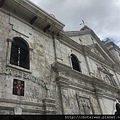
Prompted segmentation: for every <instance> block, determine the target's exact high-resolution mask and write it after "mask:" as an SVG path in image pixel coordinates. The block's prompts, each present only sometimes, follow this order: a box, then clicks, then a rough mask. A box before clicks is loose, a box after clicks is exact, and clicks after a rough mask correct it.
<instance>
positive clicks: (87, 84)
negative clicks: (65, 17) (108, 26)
mask: <svg viewBox="0 0 120 120" xmlns="http://www.w3.org/2000/svg"><path fill="white" fill-rule="evenodd" d="M63 28H64V24H63V23H61V22H60V21H58V20H57V19H56V18H55V17H54V16H53V15H50V14H48V13H47V12H45V11H44V10H42V9H41V8H39V7H37V6H35V5H34V4H33V3H31V2H30V1H29V0H0V114H2V115H7V114H8V115H14V114H22V115H24V114H34V115H43V114H44V115H45V114H82V115H86V114H114V112H115V101H116V99H117V100H120V96H119V95H120V48H119V47H118V46H116V45H115V44H114V43H113V42H111V41H110V39H107V40H106V41H105V42H102V41H101V40H100V39H99V38H98V36H97V35H96V34H95V32H94V31H93V30H92V29H90V28H89V27H88V26H86V25H85V26H84V27H83V28H81V29H80V30H78V31H64V30H63Z"/></svg>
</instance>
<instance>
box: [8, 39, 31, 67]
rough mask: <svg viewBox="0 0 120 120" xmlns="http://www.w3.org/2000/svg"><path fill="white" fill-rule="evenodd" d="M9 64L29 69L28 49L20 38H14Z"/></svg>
mask: <svg viewBox="0 0 120 120" xmlns="http://www.w3.org/2000/svg"><path fill="white" fill-rule="evenodd" d="M10 64H13V65H16V66H19V67H23V68H26V69H29V47H28V45H27V43H26V42H25V41H24V40H23V39H22V38H19V37H17V38H14V41H13V42H12V47H11V57H10Z"/></svg>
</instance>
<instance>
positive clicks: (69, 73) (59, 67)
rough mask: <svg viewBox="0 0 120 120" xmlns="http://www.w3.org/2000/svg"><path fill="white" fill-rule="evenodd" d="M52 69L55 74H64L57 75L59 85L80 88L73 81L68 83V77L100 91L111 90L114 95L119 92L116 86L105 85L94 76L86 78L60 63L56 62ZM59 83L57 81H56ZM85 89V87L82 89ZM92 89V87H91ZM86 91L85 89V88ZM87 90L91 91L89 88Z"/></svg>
mask: <svg viewBox="0 0 120 120" xmlns="http://www.w3.org/2000/svg"><path fill="white" fill-rule="evenodd" d="M52 68H53V69H54V70H55V72H57V73H59V72H63V73H64V74H58V77H57V78H58V79H59V80H60V83H63V84H64V85H65V86H66V85H67V86H68V87H70V86H71V85H72V86H76V87H78V86H79V87H82V86H81V85H79V83H78V84H77V83H75V82H74V81H70V80H69V77H72V78H76V79H78V80H82V81H84V82H86V83H89V84H91V85H93V86H97V87H100V88H102V89H106V90H111V91H113V92H115V93H117V92H118V91H120V89H119V88H118V86H112V85H109V84H107V83H106V82H104V81H103V80H101V79H99V78H97V77H94V76H87V75H85V74H82V73H81V72H78V71H76V70H73V69H72V68H71V67H69V66H67V65H64V64H62V63H59V62H56V63H54V64H53V65H52ZM58 82H59V81H58ZM83 88H85V87H83ZM93 88H94V87H93ZM86 89H87V88H86ZM88 90H92V89H91V88H90V89H89V88H88Z"/></svg>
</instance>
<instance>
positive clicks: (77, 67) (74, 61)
mask: <svg viewBox="0 0 120 120" xmlns="http://www.w3.org/2000/svg"><path fill="white" fill-rule="evenodd" d="M71 61H72V67H73V69H74V70H77V71H79V72H81V69H80V65H79V61H78V59H77V57H76V56H75V55H73V54H71Z"/></svg>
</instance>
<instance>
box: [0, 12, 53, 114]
mask: <svg viewBox="0 0 120 120" xmlns="http://www.w3.org/2000/svg"><path fill="white" fill-rule="evenodd" d="M0 18H1V21H0V28H1V29H0V52H1V54H0V74H1V75H0V83H1V84H0V89H1V91H0V102H2V103H3V104H1V103H0V106H1V107H0V113H1V114H9V111H6V105H7V106H9V107H10V108H11V109H12V114H14V113H15V110H14V108H15V107H16V106H18V108H21V109H22V113H23V114H31V113H33V114H43V113H44V107H43V101H42V100H43V99H45V98H46V95H47V89H51V91H53V87H52V88H50V87H49V85H51V86H52V82H51V81H53V80H54V74H53V72H52V70H51V64H52V63H53V62H54V59H55V57H54V52H53V50H54V49H53V40H52V38H51V35H48V34H46V33H43V32H42V31H37V30H35V29H34V28H32V27H30V26H28V25H27V24H25V23H24V22H23V21H20V20H19V19H16V18H14V17H12V16H10V15H7V14H6V13H3V12H1V11H0ZM14 37H21V38H23V39H24V40H25V41H27V43H28V44H29V48H30V70H25V69H22V68H20V67H17V66H14V65H10V64H9V63H10V51H11V41H8V40H7V39H8V38H9V39H13V38H14ZM13 79H18V80H22V81H24V84H25V89H24V96H16V95H13V94H12V91H13ZM46 85H47V87H48V88H46ZM3 111H6V112H3ZM19 111H20V110H19Z"/></svg>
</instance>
